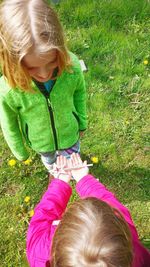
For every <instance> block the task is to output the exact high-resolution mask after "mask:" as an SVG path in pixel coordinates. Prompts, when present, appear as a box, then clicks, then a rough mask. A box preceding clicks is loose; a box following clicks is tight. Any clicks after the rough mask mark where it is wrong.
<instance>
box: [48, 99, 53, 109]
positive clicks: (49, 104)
mask: <svg viewBox="0 0 150 267" xmlns="http://www.w3.org/2000/svg"><path fill="white" fill-rule="evenodd" d="M47 103H48V106H49V107H50V108H52V105H51V102H50V100H49V98H47Z"/></svg>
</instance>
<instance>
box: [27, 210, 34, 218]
mask: <svg viewBox="0 0 150 267" xmlns="http://www.w3.org/2000/svg"><path fill="white" fill-rule="evenodd" d="M28 214H29V217H30V218H31V217H32V216H33V215H34V210H30V211H29V212H28Z"/></svg>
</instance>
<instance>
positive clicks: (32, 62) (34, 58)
mask: <svg viewBox="0 0 150 267" xmlns="http://www.w3.org/2000/svg"><path fill="white" fill-rule="evenodd" d="M22 63H23V65H24V66H25V67H26V69H27V71H28V73H29V75H30V76H31V77H32V78H34V79H35V80H37V81H39V82H47V81H48V80H50V79H51V78H52V75H53V71H54V69H55V68H56V67H57V66H58V61H57V51H56V49H53V50H51V51H50V52H48V53H46V54H43V55H39V54H37V52H31V53H28V54H27V55H26V56H24V58H23V59H22Z"/></svg>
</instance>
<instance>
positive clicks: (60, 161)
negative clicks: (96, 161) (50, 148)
mask: <svg viewBox="0 0 150 267" xmlns="http://www.w3.org/2000/svg"><path fill="white" fill-rule="evenodd" d="M87 166H88V165H87V161H84V162H83V161H82V160H81V158H80V155H79V154H78V153H73V154H72V155H71V156H70V158H69V159H67V158H66V157H64V156H62V155H60V156H58V157H57V160H56V163H55V164H54V176H55V178H58V179H60V180H62V181H64V182H66V183H69V182H70V180H71V179H72V178H73V179H74V180H75V181H76V182H79V181H80V179H81V178H82V177H84V176H85V175H87V174H88V167H87Z"/></svg>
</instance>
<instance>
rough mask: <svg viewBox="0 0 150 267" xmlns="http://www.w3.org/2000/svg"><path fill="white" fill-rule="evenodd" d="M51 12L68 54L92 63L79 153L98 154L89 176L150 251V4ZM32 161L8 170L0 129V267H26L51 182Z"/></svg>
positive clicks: (88, 2)
mask: <svg viewBox="0 0 150 267" xmlns="http://www.w3.org/2000/svg"><path fill="white" fill-rule="evenodd" d="M54 8H55V9H56V10H57V11H58V13H59V16H60V18H61V21H62V24H63V26H64V28H65V31H66V37H67V42H68V46H69V48H70V50H72V51H73V52H74V53H76V54H77V55H78V57H79V58H80V59H84V61H85V63H86V64H87V66H88V72H87V73H85V79H86V84H87V92H88V99H87V102H88V105H87V106H88V119H89V125H88V130H87V131H86V133H85V135H84V137H83V138H82V140H81V152H82V156H83V158H86V159H87V160H88V162H90V158H91V157H92V156H95V157H98V159H99V162H98V163H97V164H95V165H94V167H92V168H91V169H90V171H91V173H92V174H94V175H95V176H97V177H98V178H99V179H100V180H101V181H102V182H103V183H104V184H105V185H106V186H107V187H108V188H109V189H110V190H112V191H113V192H114V193H115V194H116V195H117V196H118V198H119V199H120V200H121V201H122V202H123V203H124V204H125V205H126V206H127V207H128V208H129V209H130V211H131V214H132V217H133V219H134V222H135V224H136V226H137V229H138V232H139V236H140V239H141V240H142V242H143V243H144V244H145V246H147V247H149V248H150V146H149V145H150V52H149V48H150V19H149V14H150V2H149V1H148V0H147V1H146V0H134V1H130V0H126V1H125V0H112V1H111V0H108V1H105V0H93V1H92V0H85V1H79V0H62V1H60V4H58V5H56V6H54ZM31 157H32V162H31V163H29V164H28V165H25V164H24V163H21V162H18V161H17V162H16V164H15V166H12V167H11V166H8V161H9V160H10V159H14V157H13V155H12V154H11V152H10V150H9V149H8V147H7V145H6V143H5V141H4V139H3V136H2V133H1V132H0V167H1V171H0V194H1V199H0V225H1V227H0V236H1V240H0V253H1V257H0V267H2V266H3V267H5V266H6V267H14V266H18V267H19V266H23V267H24V266H28V265H27V263H26V255H25V236H26V230H27V226H28V222H29V219H30V216H31V213H32V210H33V208H34V206H35V204H36V203H37V202H38V201H39V200H40V197H41V195H42V193H43V192H44V191H45V189H46V187H47V184H48V180H47V174H46V171H45V169H44V167H43V166H42V163H41V161H40V158H39V157H38V156H37V155H34V154H32V155H31ZM26 196H30V201H29V202H27V203H26V202H25V201H24V199H25V197H26ZM76 197H77V196H76V194H75V193H74V195H73V196H72V199H71V201H73V199H74V198H76Z"/></svg>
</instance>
